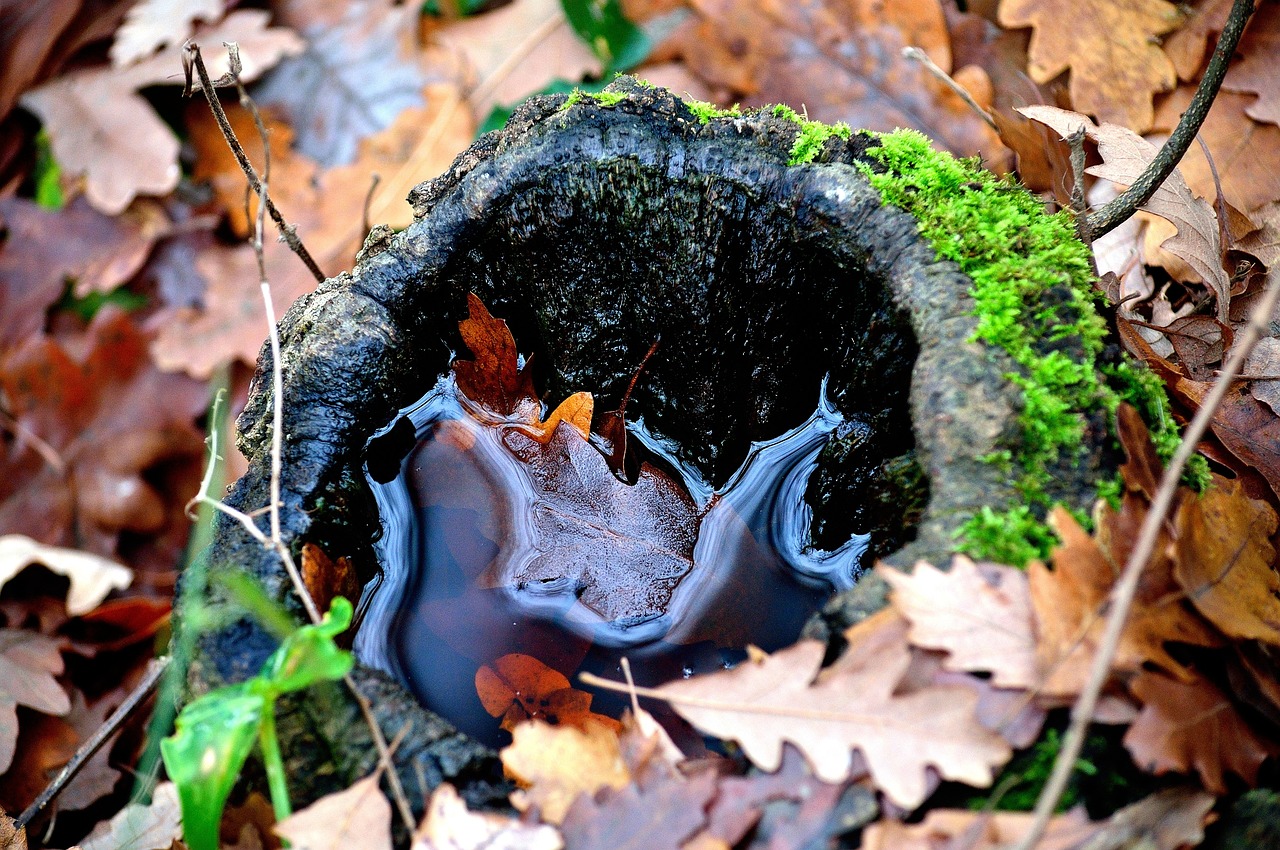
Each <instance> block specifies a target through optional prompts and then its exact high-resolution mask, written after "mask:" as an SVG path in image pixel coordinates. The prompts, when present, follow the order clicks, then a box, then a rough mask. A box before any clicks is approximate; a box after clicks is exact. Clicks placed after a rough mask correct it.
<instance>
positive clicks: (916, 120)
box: [679, 0, 1005, 162]
mask: <svg viewBox="0 0 1280 850" xmlns="http://www.w3.org/2000/svg"><path fill="white" fill-rule="evenodd" d="M696 10H697V11H696V14H697V16H698V17H697V18H696V19H695V20H696V25H694V26H691V27H689V29H688V31H687V33H686V34H685V35H684V36H683V38H682V40H681V42H680V47H679V49H680V50H681V51H682V52H683V54H684V57H685V62H686V64H688V66H689V67H690V69H692V70H693V71H694V73H696V74H698V75H699V76H700V77H702V78H703V79H704V80H706V81H707V82H708V83H710V84H711V85H712V86H713V87H714V86H724V87H726V88H728V89H731V90H732V91H733V92H734V93H735V98H740V99H741V101H742V103H743V104H744V105H757V106H759V105H765V104H770V103H790V104H796V105H800V104H803V105H804V106H805V108H806V110H807V114H808V116H809V117H810V118H813V119H816V120H819V121H827V122H835V121H845V122H848V123H849V124H850V125H852V126H854V127H865V128H867V129H871V130H892V129H895V128H897V127H912V128H915V129H917V130H920V131H922V132H924V133H925V134H926V135H928V136H929V137H930V138H932V139H935V140H937V142H938V143H939V144H941V145H944V146H945V147H946V148H948V149H949V150H951V151H952V152H954V153H956V154H960V155H973V154H978V153H981V154H982V155H983V156H984V158H985V159H986V160H987V161H989V162H999V161H1000V160H1001V159H1002V158H1003V157H1004V156H1005V151H1004V148H1003V147H1002V146H1001V144H1000V141H999V138H998V136H997V135H996V134H995V132H994V131H993V130H992V129H991V128H990V127H989V126H987V124H986V122H985V121H984V120H983V118H981V117H980V116H978V115H976V114H975V113H974V112H973V110H972V109H971V108H970V107H969V106H968V105H966V104H965V103H964V102H963V100H961V99H960V98H959V97H957V96H956V95H955V94H954V92H952V91H951V90H950V89H949V88H947V87H946V86H945V85H943V84H942V83H941V82H939V81H938V80H936V79H935V78H933V77H932V76H931V75H930V74H929V73H928V72H926V71H925V70H924V69H923V68H922V67H921V66H920V64H919V63H917V62H915V61H914V60H911V59H907V58H905V57H903V56H902V48H903V47H904V46H907V45H908V44H911V43H913V41H914V43H916V44H921V46H923V47H925V48H926V50H927V51H928V52H929V54H930V55H931V57H932V58H933V59H934V61H935V62H936V63H937V64H939V65H940V66H941V67H942V68H943V70H945V71H948V72H950V71H952V70H953V68H952V67H951V57H950V50H949V49H945V48H947V46H948V45H949V42H950V38H949V37H948V36H947V34H946V28H945V22H944V18H943V16H942V14H941V4H940V3H938V2H937V0H890V2H882V3H871V2H856V3H843V2H836V1H835V0H824V2H812V3H804V4H794V3H787V2H784V0H750V2H741V0H701V2H698V3H697V4H696ZM957 73H958V72H957ZM964 76H968V77H970V78H971V79H973V80H975V81H979V82H981V83H982V86H981V87H983V88H986V87H987V86H988V85H989V84H988V83H987V81H986V73H985V72H984V71H982V70H981V69H979V68H976V67H974V68H973V69H972V70H969V71H966V72H965V75H964ZM971 93H973V92H972V91H971ZM979 94H980V93H979Z"/></svg>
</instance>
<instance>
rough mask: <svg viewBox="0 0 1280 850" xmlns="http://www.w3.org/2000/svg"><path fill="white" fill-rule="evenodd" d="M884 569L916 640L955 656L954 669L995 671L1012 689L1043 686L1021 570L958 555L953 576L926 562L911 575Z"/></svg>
mask: <svg viewBox="0 0 1280 850" xmlns="http://www.w3.org/2000/svg"><path fill="white" fill-rule="evenodd" d="M876 572H877V573H879V575H880V576H881V577H882V578H883V579H884V580H885V581H887V582H888V583H889V585H890V587H892V588H893V592H892V593H891V594H890V597H889V599H890V602H891V603H892V604H893V606H894V607H895V608H897V609H898V610H899V611H901V612H902V614H903V615H904V616H905V617H906V618H907V619H908V620H910V621H911V631H910V633H909V637H910V640H911V643H912V644H914V645H916V646H920V647H925V648H927V649H939V650H943V651H945V652H947V653H948V656H947V659H946V661H945V662H944V665H945V666H946V668H947V669H949V670H982V671H986V672H990V673H991V674H992V681H994V682H995V684H997V685H999V686H1001V687H1006V688H1030V687H1032V686H1033V685H1035V684H1036V683H1037V682H1038V681H1039V672H1038V670H1037V668H1036V645H1035V637H1034V635H1033V634H1032V618H1031V595H1030V591H1029V590H1028V587H1027V577H1026V575H1025V574H1024V573H1023V572H1022V571H1021V570H1017V569H1014V568H1012V567H1002V566H999V565H996V564H985V563H984V564H975V563H974V562H973V561H971V560H969V559H968V558H966V557H964V556H963V555H958V556H956V557H955V558H954V559H953V560H952V562H951V569H950V570H948V571H947V572H942V571H941V570H938V569H936V568H934V567H933V566H932V565H931V564H929V563H927V562H925V561H920V562H918V563H917V564H916V567H915V572H914V573H913V574H911V575H907V574H906V573H904V572H901V571H899V570H896V569H893V568H892V567H887V566H879V567H877V568H876Z"/></svg>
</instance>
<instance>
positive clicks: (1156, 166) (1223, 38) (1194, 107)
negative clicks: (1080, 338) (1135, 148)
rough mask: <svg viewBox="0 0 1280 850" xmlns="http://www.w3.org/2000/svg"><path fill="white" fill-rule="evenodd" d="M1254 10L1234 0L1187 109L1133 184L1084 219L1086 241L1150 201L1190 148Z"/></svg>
mask: <svg viewBox="0 0 1280 850" xmlns="http://www.w3.org/2000/svg"><path fill="white" fill-rule="evenodd" d="M1253 10H1254V5H1253V0H1235V2H1234V3H1233V4H1232V6H1231V13H1230V14H1229V15H1228V16H1227V21H1226V23H1225V24H1223V26H1222V34H1221V35H1220V36H1218V46H1217V47H1216V48H1215V49H1214V51H1213V57H1212V58H1211V59H1210V60H1209V65H1208V67H1206V68H1205V71H1204V77H1202V78H1201V80H1200V87H1199V88H1197V89H1196V93H1195V96H1194V97H1192V98H1191V103H1190V104H1188V105H1187V111H1186V112H1184V113H1182V119H1181V120H1180V121H1178V126H1177V127H1175V128H1174V130H1173V133H1172V135H1170V136H1169V138H1168V140H1167V141H1165V143H1164V146H1163V147H1161V148H1160V152H1159V153H1157V154H1156V156H1155V159H1153V160H1151V164H1150V165H1148V166H1147V168H1146V170H1145V171H1143V172H1142V174H1140V175H1139V176H1138V179H1137V180H1135V181H1134V182H1133V185H1132V186H1130V187H1129V188H1128V189H1126V190H1125V191H1124V193H1123V194H1121V195H1120V196H1118V197H1116V198H1114V199H1112V200H1111V201H1110V202H1109V203H1108V204H1107V205H1106V206H1104V207H1103V208H1102V209H1100V210H1098V211H1097V212H1095V213H1094V214H1093V215H1091V216H1089V217H1088V218H1087V219H1085V232H1086V233H1088V235H1089V241H1091V242H1092V241H1093V240H1095V239H1097V238H1098V237H1099V236H1102V235H1103V234H1104V233H1110V232H1111V231H1112V230H1114V229H1115V228H1116V227H1118V226H1119V225H1120V224H1121V223H1122V222H1124V221H1126V220H1128V219H1129V217H1131V216H1132V215H1133V214H1134V213H1135V212H1137V211H1138V209H1139V208H1140V207H1141V206H1142V205H1143V204H1145V203H1146V202H1147V201H1149V200H1151V196H1152V195H1154V194H1155V191H1156V189H1158V188H1160V184H1162V183H1164V181H1165V178H1167V177H1168V176H1169V175H1170V174H1171V173H1172V172H1173V169H1174V168H1176V167H1177V165H1178V163H1179V162H1181V161H1182V157H1183V155H1184V154H1185V153H1186V152H1187V148H1189V147H1191V141H1192V139H1194V138H1195V137H1196V134H1197V133H1199V132H1200V125H1202V124H1203V123H1204V119H1205V116H1207V115H1208V114H1209V107H1210V106H1212V105H1213V100H1214V98H1215V97H1217V96H1218V89H1219V88H1220V87H1221V86H1222V78H1223V77H1225V76H1226V75H1227V65H1228V64H1230V62H1231V57H1232V56H1233V55H1234V54H1235V52H1236V45H1238V44H1239V43H1240V36H1241V35H1242V34H1243V33H1244V27H1245V24H1247V23H1248V22H1249V18H1250V17H1251V16H1252V15H1253Z"/></svg>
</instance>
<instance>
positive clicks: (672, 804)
mask: <svg viewBox="0 0 1280 850" xmlns="http://www.w3.org/2000/svg"><path fill="white" fill-rule="evenodd" d="M717 779H718V776H717V775H716V773H715V771H711V770H707V771H703V772H701V773H699V774H697V775H696V776H694V777H693V778H692V779H685V778H683V777H682V776H680V775H679V774H678V773H673V774H667V775H665V776H663V777H662V778H660V779H657V780H654V781H650V782H646V783H644V784H641V783H639V782H630V783H628V784H626V785H624V786H622V787H621V788H604V789H601V790H600V791H599V792H597V793H596V794H594V795H592V796H587V795H585V794H584V795H582V796H580V797H578V798H577V799H576V800H575V801H574V803H573V805H572V806H570V808H569V811H568V812H567V813H566V815H565V818H564V823H563V825H562V827H561V828H562V829H563V831H564V837H565V844H566V846H568V847H571V848H574V850H579V848H581V850H631V848H634V850H642V848H643V850H680V848H681V847H682V846H683V845H684V843H685V841H686V840H687V839H689V838H690V837H692V836H693V835H694V834H695V833H697V832H698V831H699V830H701V829H702V827H703V825H704V824H706V822H707V813H706V806H707V804H708V803H709V802H710V801H711V799H712V798H713V797H714V796H715V794H716V780H717Z"/></svg>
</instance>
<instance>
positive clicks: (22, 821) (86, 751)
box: [14, 655, 169, 829]
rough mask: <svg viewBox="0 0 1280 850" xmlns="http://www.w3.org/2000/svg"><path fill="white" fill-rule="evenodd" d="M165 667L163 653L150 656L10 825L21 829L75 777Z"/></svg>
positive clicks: (166, 657) (145, 694) (121, 722)
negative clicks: (139, 676)
mask: <svg viewBox="0 0 1280 850" xmlns="http://www.w3.org/2000/svg"><path fill="white" fill-rule="evenodd" d="M168 666H169V656H167V655H162V656H161V657H159V658H153V659H151V660H150V661H148V662H147V669H146V672H145V673H144V674H143V676H142V681H141V682H139V683H138V684H137V686H136V687H135V688H134V689H133V690H132V691H130V692H129V695H128V696H127V697H125V699H124V702H122V703H120V705H119V706H118V707H117V708H116V710H115V711H113V712H111V716H110V717H108V718H107V719H106V721H105V722H104V723H103V724H102V725H101V726H99V727H98V729H97V731H95V732H94V733H93V735H91V736H90V737H89V740H87V741H85V742H84V743H83V744H81V745H80V749H78V750H76V754H75V755H74V756H72V757H71V761H69V762H67V763H66V765H65V766H63V768H62V770H60V771H58V775H57V776H55V777H54V778H53V781H51V782H50V783H49V784H48V785H46V786H45V789H44V790H43V791H41V792H40V796H39V797H36V801H35V802H34V803H32V804H31V805H30V806H28V807H27V810H26V811H25V812H23V813H22V814H20V815H18V818H17V820H16V821H14V826H15V827H16V828H17V829H23V828H25V827H26V825H27V824H29V823H31V821H32V820H33V819H34V818H35V816H36V815H38V814H40V811H41V810H42V809H43V808H44V807H45V806H47V805H49V803H50V802H52V801H53V798H54V797H56V796H58V794H59V793H60V792H61V791H62V789H63V788H65V787H66V785H67V783H68V782H70V781H71V780H72V779H74V778H75V776H76V774H77V773H79V772H80V769H81V768H83V767H84V766H85V764H86V763H87V762H88V761H89V759H91V758H93V754H94V753H96V752H97V751H98V750H100V749H101V748H102V745H103V744H105V743H106V742H107V739H108V738H110V737H111V736H112V735H113V734H115V732H116V730H117V729H119V728H120V726H121V724H123V723H124V722H125V720H127V719H128V718H129V715H130V714H132V713H133V712H134V710H135V709H136V708H137V707H138V706H139V705H141V704H142V701H143V700H145V699H146V698H147V697H148V696H150V695H151V692H152V691H154V690H155V688H156V685H157V684H159V682H160V677H161V676H162V675H164V671H165V669H166V668H168Z"/></svg>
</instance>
